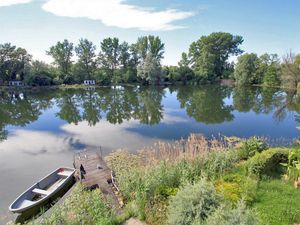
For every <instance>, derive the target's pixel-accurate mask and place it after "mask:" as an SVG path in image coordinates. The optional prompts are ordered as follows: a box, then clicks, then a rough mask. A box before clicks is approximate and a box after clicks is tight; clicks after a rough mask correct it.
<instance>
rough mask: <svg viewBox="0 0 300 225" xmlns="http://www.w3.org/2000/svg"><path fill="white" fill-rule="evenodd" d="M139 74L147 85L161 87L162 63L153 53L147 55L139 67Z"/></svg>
mask: <svg viewBox="0 0 300 225" xmlns="http://www.w3.org/2000/svg"><path fill="white" fill-rule="evenodd" d="M137 72H138V73H137V75H138V77H140V78H141V79H142V80H144V81H145V82H146V83H150V84H158V85H159V84H160V82H161V80H162V72H161V65H160V62H159V60H158V59H157V58H155V57H153V56H152V54H151V53H149V54H147V56H146V59H145V60H144V61H143V62H142V63H141V64H140V65H139V66H138V69H137Z"/></svg>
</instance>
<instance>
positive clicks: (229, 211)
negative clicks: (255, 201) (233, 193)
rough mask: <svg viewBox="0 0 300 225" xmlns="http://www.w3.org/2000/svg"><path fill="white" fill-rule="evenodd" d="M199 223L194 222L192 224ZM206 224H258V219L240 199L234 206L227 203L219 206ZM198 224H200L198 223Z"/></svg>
mask: <svg viewBox="0 0 300 225" xmlns="http://www.w3.org/2000/svg"><path fill="white" fill-rule="evenodd" d="M196 224H199V223H197V222H194V224H193V225H196ZM204 224H206V225H220V224H222V225H233V224H234V225H258V224H259V221H258V219H257V215H256V213H255V212H254V211H252V210H250V209H247V207H246V204H245V203H244V202H243V201H240V202H239V203H238V204H237V207H236V208H231V207H230V206H227V205H222V206H220V207H219V208H218V209H217V210H216V211H214V212H213V213H212V214H211V215H210V216H209V217H208V218H207V220H206V221H205V223H204ZM199 225H200V224H199Z"/></svg>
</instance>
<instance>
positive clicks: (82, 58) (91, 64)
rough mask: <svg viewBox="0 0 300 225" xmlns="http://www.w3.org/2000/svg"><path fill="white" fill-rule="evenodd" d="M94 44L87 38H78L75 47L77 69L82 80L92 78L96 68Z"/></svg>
mask: <svg viewBox="0 0 300 225" xmlns="http://www.w3.org/2000/svg"><path fill="white" fill-rule="evenodd" d="M95 51H96V46H95V45H94V44H93V43H92V42H91V41H89V40H87V39H80V40H79V44H78V46H76V48H75V52H76V55H77V57H78V67H79V68H78V69H80V73H81V74H82V75H81V76H83V78H84V79H83V80H92V79H93V78H94V73H95V70H96V61H95V57H96V53H95Z"/></svg>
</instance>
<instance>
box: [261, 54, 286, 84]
mask: <svg viewBox="0 0 300 225" xmlns="http://www.w3.org/2000/svg"><path fill="white" fill-rule="evenodd" d="M259 60H260V63H259V69H258V71H259V72H258V73H261V74H262V76H263V80H262V83H263V85H264V86H279V85H280V72H281V71H280V70H281V68H280V61H279V58H278V55H277V54H267V53H266V54H263V55H261V56H260V57H259Z"/></svg>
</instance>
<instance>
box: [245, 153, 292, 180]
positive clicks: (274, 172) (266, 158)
mask: <svg viewBox="0 0 300 225" xmlns="http://www.w3.org/2000/svg"><path fill="white" fill-rule="evenodd" d="M289 151H290V150H289V149H284V148H275V149H269V150H266V151H263V152H261V153H257V154H255V155H254V156H253V157H252V158H250V159H249V160H248V162H247V166H248V172H249V173H250V174H254V175H258V176H260V177H261V176H263V175H266V176H278V174H281V173H282V167H281V164H280V163H286V162H287V161H288V154H289Z"/></svg>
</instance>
